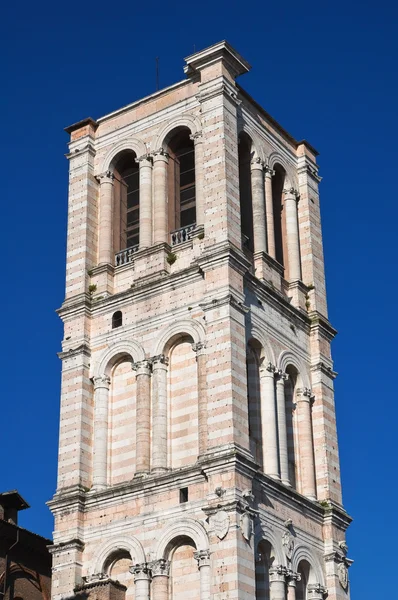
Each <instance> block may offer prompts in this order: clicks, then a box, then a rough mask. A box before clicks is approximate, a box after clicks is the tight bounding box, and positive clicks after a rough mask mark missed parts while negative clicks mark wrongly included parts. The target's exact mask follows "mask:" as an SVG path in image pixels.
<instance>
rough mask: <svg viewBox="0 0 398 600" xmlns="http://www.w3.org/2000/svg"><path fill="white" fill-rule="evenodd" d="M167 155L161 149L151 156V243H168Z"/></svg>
mask: <svg viewBox="0 0 398 600" xmlns="http://www.w3.org/2000/svg"><path fill="white" fill-rule="evenodd" d="M168 162H169V155H168V154H167V152H165V151H164V150H163V149H162V148H161V149H160V150H157V151H156V152H155V153H154V155H153V187H154V190H153V199H154V207H153V217H154V222H153V241H154V243H155V244H158V243H159V242H168V241H169V229H168V228H169V225H168V214H167V211H168V209H167V185H168V184H167V169H168Z"/></svg>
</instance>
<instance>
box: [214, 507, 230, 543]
mask: <svg viewBox="0 0 398 600" xmlns="http://www.w3.org/2000/svg"><path fill="white" fill-rule="evenodd" d="M210 525H211V526H212V527H213V529H214V532H215V534H216V536H217V537H218V538H219V539H220V540H222V539H224V538H225V536H226V535H227V533H228V530H229V515H228V513H227V512H226V511H225V510H219V511H218V512H216V513H215V514H214V515H212V516H211V517H210Z"/></svg>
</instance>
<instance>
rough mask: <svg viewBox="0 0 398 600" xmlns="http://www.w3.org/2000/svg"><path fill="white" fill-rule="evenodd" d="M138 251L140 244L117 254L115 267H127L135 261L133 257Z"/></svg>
mask: <svg viewBox="0 0 398 600" xmlns="http://www.w3.org/2000/svg"><path fill="white" fill-rule="evenodd" d="M137 250H138V244H137V245H136V246H131V247H130V248H125V250H121V251H120V252H118V253H117V254H115V266H116V267H120V266H121V265H127V264H128V263H129V262H131V261H132V260H133V256H134V254H135V253H136V252H137Z"/></svg>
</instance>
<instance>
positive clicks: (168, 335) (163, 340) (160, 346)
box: [154, 319, 206, 356]
mask: <svg viewBox="0 0 398 600" xmlns="http://www.w3.org/2000/svg"><path fill="white" fill-rule="evenodd" d="M184 333H185V334H188V335H190V336H191V337H192V339H193V341H194V344H197V343H198V342H204V340H205V337H206V332H205V329H204V327H203V325H202V324H201V323H199V321H195V319H182V320H181V321H176V322H175V323H170V324H169V325H167V326H166V327H165V328H164V329H163V331H162V332H161V334H160V337H159V338H158V340H157V342H156V343H155V348H154V356H158V355H159V354H165V351H167V350H168V346H169V345H170V342H171V340H172V339H173V338H174V337H175V336H177V335H182V334H184Z"/></svg>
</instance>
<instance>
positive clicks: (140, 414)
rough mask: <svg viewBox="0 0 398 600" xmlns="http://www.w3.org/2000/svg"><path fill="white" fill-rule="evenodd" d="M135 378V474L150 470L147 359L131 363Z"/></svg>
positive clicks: (142, 473) (149, 408)
mask: <svg viewBox="0 0 398 600" xmlns="http://www.w3.org/2000/svg"><path fill="white" fill-rule="evenodd" d="M132 367H133V370H134V371H135V372H136V380H137V404H136V406H137V408H136V475H145V474H147V473H149V470H150V462H151V455H150V436H151V364H150V362H149V361H148V360H143V361H141V362H138V363H133V365H132Z"/></svg>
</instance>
